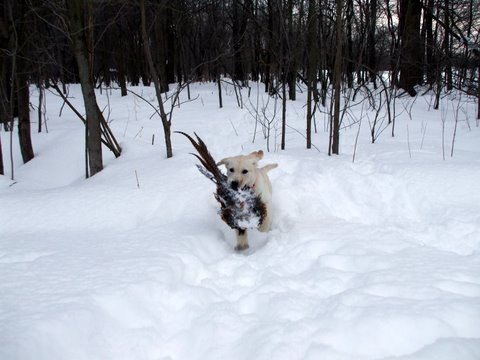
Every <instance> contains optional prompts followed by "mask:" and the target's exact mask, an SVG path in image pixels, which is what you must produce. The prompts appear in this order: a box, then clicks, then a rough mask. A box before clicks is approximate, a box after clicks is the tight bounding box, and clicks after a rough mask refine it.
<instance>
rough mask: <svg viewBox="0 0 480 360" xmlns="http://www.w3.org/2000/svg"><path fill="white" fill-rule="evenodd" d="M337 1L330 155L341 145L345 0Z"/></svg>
mask: <svg viewBox="0 0 480 360" xmlns="http://www.w3.org/2000/svg"><path fill="white" fill-rule="evenodd" d="M336 1H337V11H336V12H337V14H336V18H337V20H336V27H335V33H336V39H337V41H336V43H337V50H336V53H335V66H334V72H333V79H334V80H333V87H334V99H333V104H334V106H333V114H331V117H332V118H331V123H330V134H331V137H330V143H331V148H329V151H328V154H329V155H331V154H337V155H338V153H339V145H340V90H341V80H342V63H343V59H342V54H343V0H336Z"/></svg>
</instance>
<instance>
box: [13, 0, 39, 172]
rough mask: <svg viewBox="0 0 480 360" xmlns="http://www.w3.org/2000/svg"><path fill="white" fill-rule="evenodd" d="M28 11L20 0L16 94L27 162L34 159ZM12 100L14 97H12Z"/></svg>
mask: <svg viewBox="0 0 480 360" xmlns="http://www.w3.org/2000/svg"><path fill="white" fill-rule="evenodd" d="M25 12H26V4H25V1H24V0H21V1H18V2H17V3H16V5H15V17H16V19H21V21H19V23H18V25H17V27H18V29H17V31H16V32H15V33H16V35H17V37H16V39H15V41H17V46H16V47H17V49H18V56H16V57H15V60H14V61H16V66H15V70H16V71H15V82H14V85H13V86H15V94H16V98H17V109H18V140H19V144H20V152H21V153H22V159H23V162H24V163H26V162H28V161H30V160H32V159H33V157H34V155H33V146H32V138H31V134H30V90H29V87H28V76H27V71H28V70H27V66H26V65H27V64H26V60H25V59H27V58H28V56H27V54H26V46H25V43H26V35H27V25H26V24H25V23H24V21H25V20H24V18H25ZM11 101H12V99H11Z"/></svg>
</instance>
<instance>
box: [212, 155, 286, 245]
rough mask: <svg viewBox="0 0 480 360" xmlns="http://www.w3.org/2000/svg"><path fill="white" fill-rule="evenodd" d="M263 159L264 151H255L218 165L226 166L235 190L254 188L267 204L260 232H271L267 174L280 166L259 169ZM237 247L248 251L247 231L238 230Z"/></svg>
mask: <svg viewBox="0 0 480 360" xmlns="http://www.w3.org/2000/svg"><path fill="white" fill-rule="evenodd" d="M262 158H263V151H262V150H259V151H254V152H252V153H251V154H249V155H245V156H244V155H239V156H233V157H229V158H225V159H222V160H221V161H220V162H219V163H218V164H217V165H225V167H226V168H227V178H228V183H229V184H230V186H231V187H232V188H233V189H242V188H243V187H244V186H248V187H250V188H252V189H253V190H254V191H255V193H256V194H257V195H259V196H260V199H261V200H262V202H263V203H264V204H265V207H266V209H267V214H266V216H265V218H264V219H263V221H262V224H261V225H260V226H259V228H258V230H260V231H262V232H265V231H269V230H270V225H271V223H272V207H271V200H272V184H271V183H270V180H269V179H268V176H267V172H269V171H270V170H272V169H275V168H276V167H277V166H278V164H269V165H266V166H264V167H262V168H258V167H257V165H258V161H259V160H261V159H262ZM236 232H237V245H236V246H235V250H237V251H240V250H245V249H248V237H247V232H246V230H236Z"/></svg>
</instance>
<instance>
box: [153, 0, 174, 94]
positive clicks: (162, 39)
mask: <svg viewBox="0 0 480 360" xmlns="http://www.w3.org/2000/svg"><path fill="white" fill-rule="evenodd" d="M156 7H157V17H156V21H155V37H156V39H157V41H156V44H155V46H156V48H157V52H156V54H157V67H156V69H158V72H157V73H158V76H159V78H160V90H161V92H162V93H164V92H167V91H168V90H169V88H168V81H167V65H169V63H170V59H167V53H169V51H167V46H168V43H169V40H168V37H169V35H168V33H169V30H168V27H167V4H166V3H165V1H164V0H157V1H156ZM169 56H170V55H169ZM169 66H170V67H171V66H172V65H169ZM152 76H153V74H152Z"/></svg>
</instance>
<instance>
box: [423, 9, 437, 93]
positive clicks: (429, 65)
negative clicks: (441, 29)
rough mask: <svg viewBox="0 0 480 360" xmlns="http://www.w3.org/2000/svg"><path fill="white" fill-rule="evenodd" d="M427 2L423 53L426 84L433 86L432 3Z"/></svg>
mask: <svg viewBox="0 0 480 360" xmlns="http://www.w3.org/2000/svg"><path fill="white" fill-rule="evenodd" d="M433 1H434V0H427V9H425V28H426V29H425V32H426V36H425V37H426V39H425V48H426V49H425V53H426V70H427V84H429V85H431V86H433V84H434V83H435V59H434V46H435V43H434V40H433V16H432V15H433V4H434V2H433Z"/></svg>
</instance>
